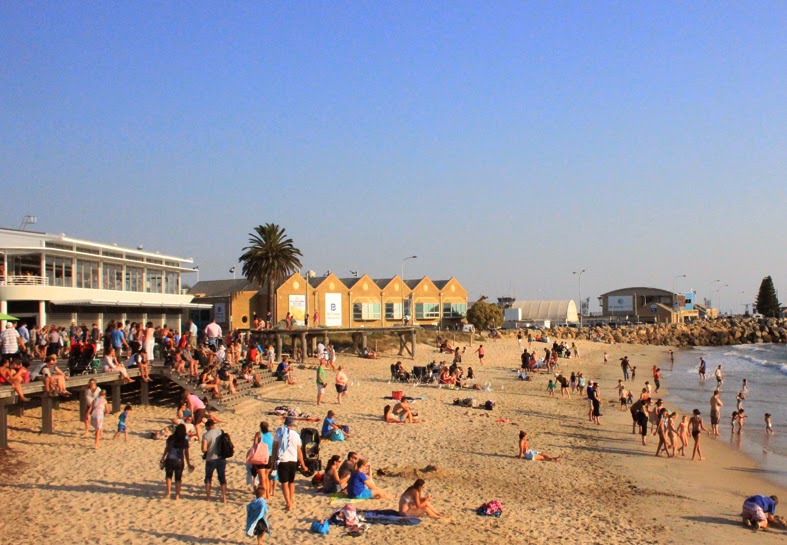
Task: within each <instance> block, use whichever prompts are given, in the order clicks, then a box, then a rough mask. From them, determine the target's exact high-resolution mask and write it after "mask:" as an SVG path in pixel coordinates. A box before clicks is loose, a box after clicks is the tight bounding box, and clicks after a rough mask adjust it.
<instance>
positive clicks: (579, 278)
mask: <svg viewBox="0 0 787 545" xmlns="http://www.w3.org/2000/svg"><path fill="white" fill-rule="evenodd" d="M586 270H587V269H582V270H581V271H574V272H572V273H571V274H575V275H577V283H578V284H579V327H582V273H583V272H585V271H586Z"/></svg>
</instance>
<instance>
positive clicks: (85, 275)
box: [77, 259, 98, 290]
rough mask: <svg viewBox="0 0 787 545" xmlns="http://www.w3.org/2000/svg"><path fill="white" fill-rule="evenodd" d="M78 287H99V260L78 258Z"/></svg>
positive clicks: (94, 288) (95, 288)
mask: <svg viewBox="0 0 787 545" xmlns="http://www.w3.org/2000/svg"><path fill="white" fill-rule="evenodd" d="M77 287H78V288H87V289H93V290H97V289H98V262H97V261H86V260H84V259H77Z"/></svg>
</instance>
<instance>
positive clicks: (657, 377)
mask: <svg viewBox="0 0 787 545" xmlns="http://www.w3.org/2000/svg"><path fill="white" fill-rule="evenodd" d="M653 383H654V384H655V385H656V392H655V393H659V388H661V368H660V367H657V368H656V370H655V371H653Z"/></svg>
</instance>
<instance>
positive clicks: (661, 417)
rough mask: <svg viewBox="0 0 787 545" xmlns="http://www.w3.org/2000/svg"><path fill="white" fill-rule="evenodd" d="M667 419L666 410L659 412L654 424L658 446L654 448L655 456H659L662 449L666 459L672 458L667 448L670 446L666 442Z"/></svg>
mask: <svg viewBox="0 0 787 545" xmlns="http://www.w3.org/2000/svg"><path fill="white" fill-rule="evenodd" d="M668 418H669V411H667V409H666V408H663V409H661V410H659V414H658V420H657V422H656V433H657V434H658V436H659V444H658V446H657V447H656V456H660V455H661V451H662V449H663V450H664V452H666V453H667V458H672V456H673V455H672V454H670V451H669V447H670V446H672V445H670V443H669V442H668V441H667V419H668Z"/></svg>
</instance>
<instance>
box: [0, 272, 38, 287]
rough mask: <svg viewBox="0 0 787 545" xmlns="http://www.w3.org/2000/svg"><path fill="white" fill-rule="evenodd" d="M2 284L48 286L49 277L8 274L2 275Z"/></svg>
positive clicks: (0, 278)
mask: <svg viewBox="0 0 787 545" xmlns="http://www.w3.org/2000/svg"><path fill="white" fill-rule="evenodd" d="M0 284H3V285H6V286H48V285H49V278H47V277H46V276H32V275H27V274H22V275H17V276H14V275H6V276H5V277H3V276H0Z"/></svg>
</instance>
